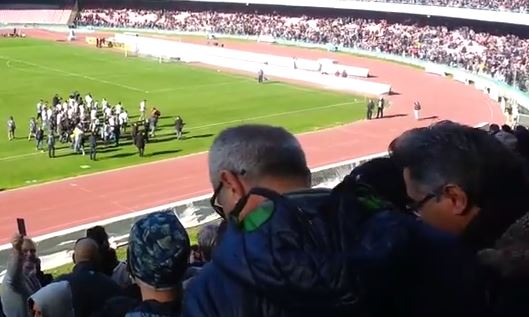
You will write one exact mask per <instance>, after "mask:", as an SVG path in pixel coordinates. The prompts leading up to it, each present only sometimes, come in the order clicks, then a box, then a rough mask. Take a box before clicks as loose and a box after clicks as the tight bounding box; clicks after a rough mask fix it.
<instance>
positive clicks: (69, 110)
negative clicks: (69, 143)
mask: <svg viewBox="0 0 529 317" xmlns="http://www.w3.org/2000/svg"><path fill="white" fill-rule="evenodd" d="M73 112H74V108H73V107H71V108H70V109H68V111H67V113H66V114H67V116H68V119H72V118H73Z"/></svg>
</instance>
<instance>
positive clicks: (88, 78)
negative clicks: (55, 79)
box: [0, 56, 145, 93]
mask: <svg viewBox="0 0 529 317" xmlns="http://www.w3.org/2000/svg"><path fill="white" fill-rule="evenodd" d="M0 58H1V59H3V60H7V61H13V62H17V63H21V64H26V65H29V66H33V67H38V68H42V69H46V70H49V71H54V72H57V73H61V74H65V75H68V76H73V77H78V78H82V79H87V80H92V81H95V82H99V83H103V84H107V85H112V86H117V87H121V88H125V89H129V90H132V91H138V92H142V93H145V90H143V89H139V88H136V87H132V86H127V85H123V84H119V83H115V82H111V81H108V80H104V79H99V78H94V77H91V76H85V75H81V74H78V73H72V72H67V71H64V70H60V69H57V68H54V67H48V66H44V65H39V64H35V63H31V62H28V61H23V60H20V59H15V58H9V57H5V56H0Z"/></svg>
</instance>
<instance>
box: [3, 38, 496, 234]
mask: <svg viewBox="0 0 529 317" xmlns="http://www.w3.org/2000/svg"><path fill="white" fill-rule="evenodd" d="M41 33H43V34H44V35H46V34H45V32H41ZM40 35H41V36H42V34H40ZM61 36H63V35H61ZM65 45H67V44H65ZM229 47H230V48H236V49H243V50H248V51H256V52H266V53H268V54H276V55H285V56H297V57H299V58H302V57H303V58H312V59H315V58H333V59H336V60H339V61H340V62H342V63H344V64H350V65H355V66H359V67H367V68H369V69H370V73H371V74H373V75H374V76H375V77H374V78H372V79H370V80H374V81H378V82H385V83H390V84H391V85H392V87H393V88H392V89H393V91H395V92H397V94H395V95H392V96H390V97H389V101H390V103H391V107H390V108H389V109H388V110H387V112H386V115H388V116H389V118H384V119H381V120H372V121H359V122H355V123H352V124H349V125H345V126H342V127H337V128H332V129H328V130H325V131H320V132H315V133H308V134H303V135H299V139H300V141H301V143H302V145H303V148H304V149H305V151H306V153H307V157H308V161H309V165H310V166H311V167H319V166H323V165H326V164H331V163H336V162H339V161H343V160H348V159H351V158H354V157H359V156H364V155H369V154H373V153H377V152H383V151H385V150H386V147H387V145H388V144H389V142H390V141H391V140H392V139H393V138H394V137H396V136H398V135H399V134H400V133H402V132H403V131H405V130H407V129H409V128H412V127H416V126H424V125H429V124H431V123H432V122H433V121H436V120H444V119H450V120H454V121H458V122H461V123H465V124H468V125H476V124H479V123H481V122H497V123H503V122H504V121H505V118H504V117H503V114H502V113H501V110H500V108H499V106H498V105H497V104H496V103H494V102H493V101H492V100H490V99H489V98H488V97H487V96H486V95H485V94H483V93H481V92H479V91H478V90H476V89H474V88H473V87H470V86H466V85H464V84H462V83H459V82H456V81H452V80H450V79H447V78H442V77H439V76H436V75H431V74H426V73H424V72H423V71H421V70H419V69H415V68H412V67H409V66H404V65H398V64H394V63H389V62H383V61H376V60H371V59H367V58H361V57H353V56H346V55H343V54H337V53H330V52H323V51H315V50H306V49H299V48H292V47H278V46H272V45H268V44H259V43H230V44H229ZM416 100H419V101H420V102H421V104H422V105H423V110H422V111H421V116H423V117H432V118H431V119H426V120H423V121H419V122H417V121H415V120H414V119H413V114H412V104H413V102H414V101H416ZM395 115H400V116H395ZM391 116H394V117H391ZM206 159H207V156H206V154H205V153H202V154H196V155H191V156H187V157H182V158H175V159H170V160H166V161H161V162H156V163H150V164H144V165H137V166H134V167H130V168H125V169H120V170H115V171H110V172H105V173H100V174H95V175H88V176H82V177H77V178H71V179H65V180H62V181H58V182H53V183H48V184H43V185H37V186H31V187H26V188H22V189H17V190H12V191H6V192H2V193H0V243H6V242H7V241H8V239H9V237H10V236H11V234H12V232H13V230H14V229H15V228H16V227H14V224H15V218H17V217H24V218H26V219H27V220H28V224H27V226H28V228H27V229H28V231H29V232H31V233H32V235H33V236H39V235H43V234H48V233H52V232H55V231H58V230H62V229H67V228H70V227H73V226H78V225H82V224H87V223H90V222H94V221H99V220H103V219H107V218H110V217H114V216H119V215H124V214H127V213H130V212H133V211H138V210H142V209H146V208H150V207H155V206H158V205H162V204H167V203H171V202H175V201H178V200H183V199H187V198H192V197H195V196H199V195H204V194H207V193H209V192H211V188H210V185H209V181H208V170H207V164H206ZM138 179H141V180H142V182H137V181H132V180H138ZM57 193H61V195H60V196H61V197H62V199H60V200H59V199H57Z"/></svg>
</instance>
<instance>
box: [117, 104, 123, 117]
mask: <svg viewBox="0 0 529 317" xmlns="http://www.w3.org/2000/svg"><path fill="white" fill-rule="evenodd" d="M115 108H116V114H117V115H118V116H119V115H120V114H121V110H122V109H123V106H122V105H121V101H120V102H118V104H117V105H116V106H115Z"/></svg>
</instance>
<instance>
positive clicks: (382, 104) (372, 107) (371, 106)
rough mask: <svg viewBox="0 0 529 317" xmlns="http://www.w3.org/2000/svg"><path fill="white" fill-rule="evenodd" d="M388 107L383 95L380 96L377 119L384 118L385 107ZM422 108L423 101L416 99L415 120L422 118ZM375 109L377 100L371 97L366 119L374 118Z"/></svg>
mask: <svg viewBox="0 0 529 317" xmlns="http://www.w3.org/2000/svg"><path fill="white" fill-rule="evenodd" d="M385 107H386V101H385V100H384V98H383V97H380V98H379V99H378V102H377V105H376V108H377V115H376V119H379V118H384V108H385ZM421 109H422V106H421V103H420V102H419V101H415V102H414V103H413V116H414V117H415V120H419V119H420V111H421ZM374 110H375V102H374V101H373V99H369V101H368V103H367V113H366V119H367V120H371V119H373V111H374Z"/></svg>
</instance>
